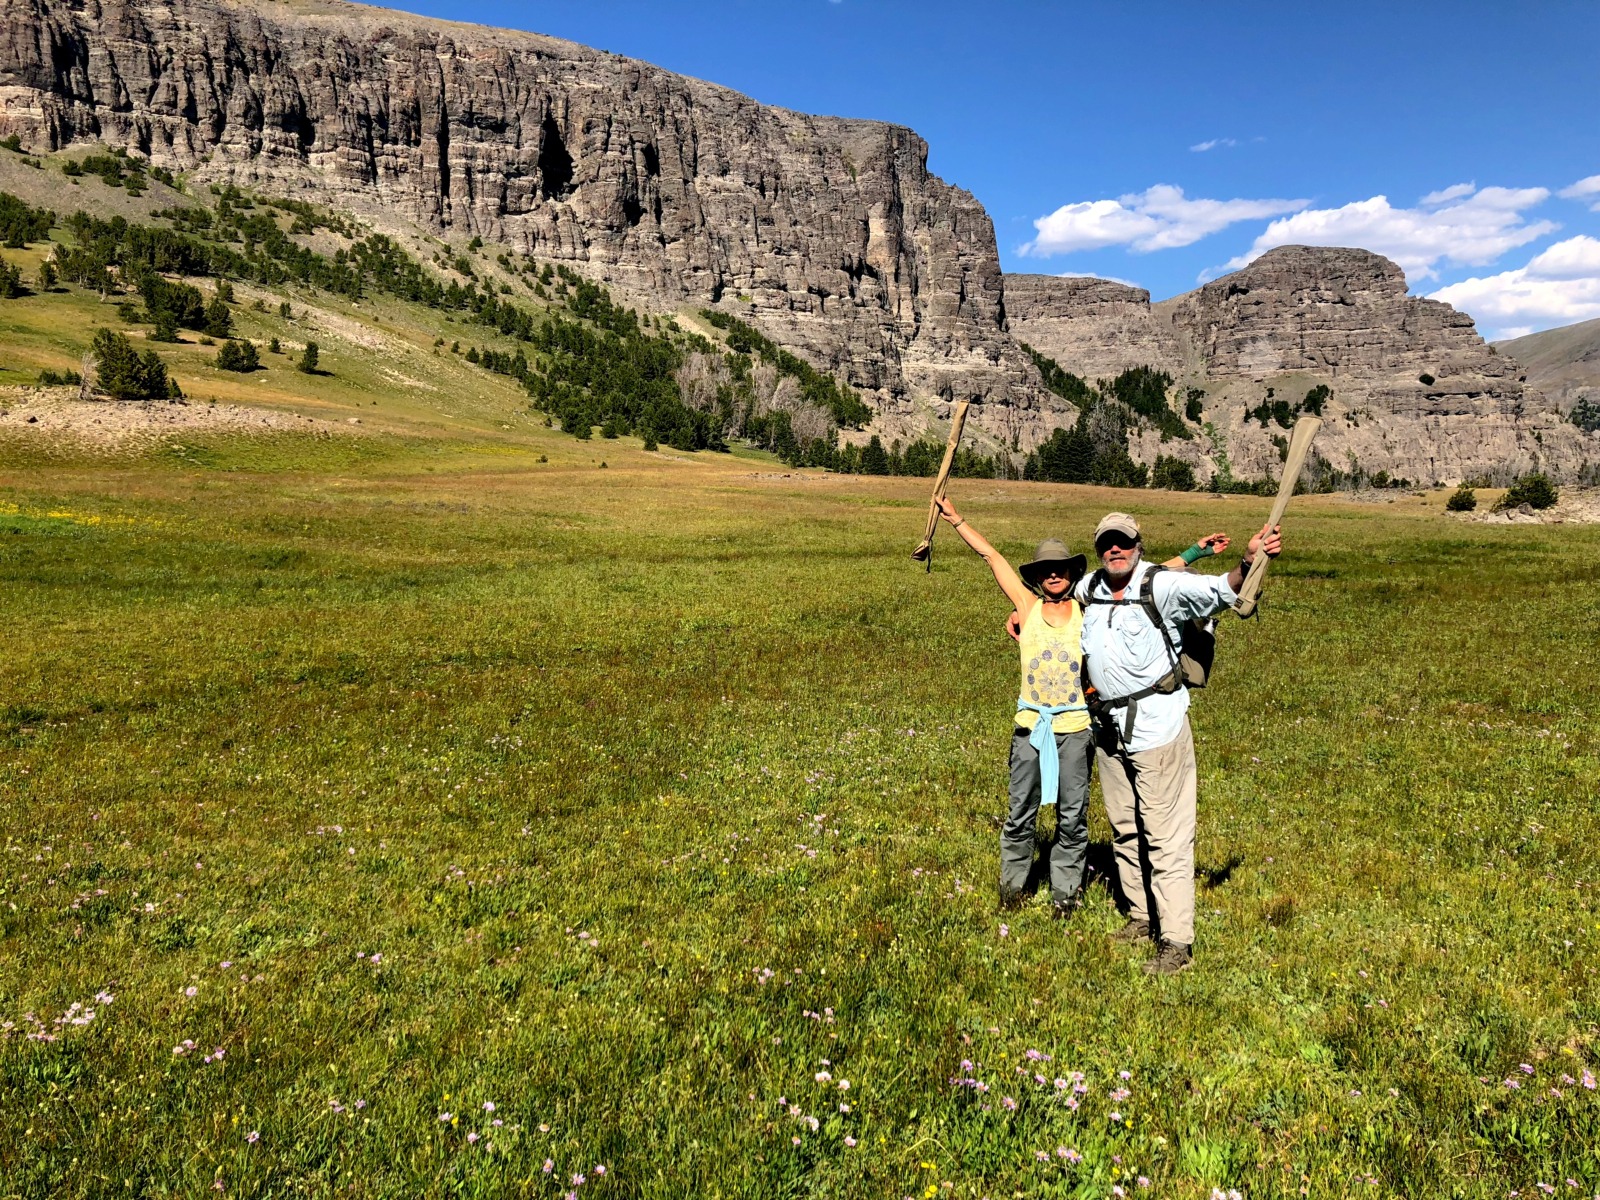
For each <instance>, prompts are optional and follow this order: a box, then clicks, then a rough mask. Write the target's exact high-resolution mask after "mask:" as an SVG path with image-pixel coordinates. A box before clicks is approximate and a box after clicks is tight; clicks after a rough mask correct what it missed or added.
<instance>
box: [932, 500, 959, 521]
mask: <svg viewBox="0 0 1600 1200" xmlns="http://www.w3.org/2000/svg"><path fill="white" fill-rule="evenodd" d="M933 502H934V504H935V505H937V506H938V509H939V515H940V516H941V517H943V518H944V519H945V520H946V521H949V522H950V524H952V525H959V524H960V523H961V514H960V513H958V512H957V511H956V506H955V505H954V504H952V503H951V502H950V497H949V496H935V497H934V500H933Z"/></svg>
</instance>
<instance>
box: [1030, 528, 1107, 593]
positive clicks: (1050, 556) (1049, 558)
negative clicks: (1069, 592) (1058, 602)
mask: <svg viewBox="0 0 1600 1200" xmlns="http://www.w3.org/2000/svg"><path fill="white" fill-rule="evenodd" d="M1088 565H1089V560H1088V559H1087V558H1086V557H1085V556H1084V555H1082V554H1073V553H1072V552H1071V551H1070V550H1068V549H1067V544H1066V543H1065V542H1063V541H1062V540H1061V539H1060V538H1045V540H1044V541H1042V542H1040V543H1039V548H1038V549H1037V550H1035V551H1034V553H1033V561H1032V562H1026V563H1023V564H1022V566H1021V567H1020V568H1019V569H1018V570H1017V574H1018V575H1021V576H1022V582H1023V583H1025V584H1027V585H1028V586H1029V587H1031V588H1035V589H1037V588H1038V587H1039V586H1040V585H1041V584H1042V583H1043V582H1044V574H1045V568H1046V567H1061V568H1063V569H1064V571H1065V572H1066V576H1067V578H1068V579H1069V580H1071V581H1072V582H1073V583H1077V582H1078V580H1080V579H1082V578H1083V571H1084V568H1085V567H1087V566H1088Z"/></svg>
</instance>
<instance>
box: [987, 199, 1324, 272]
mask: <svg viewBox="0 0 1600 1200" xmlns="http://www.w3.org/2000/svg"><path fill="white" fill-rule="evenodd" d="M1308 203H1310V201H1307V200H1204V199H1194V200H1191V199H1190V198H1188V197H1187V196H1185V195H1184V194H1183V189H1182V188H1180V187H1173V186H1172V185H1171V184H1166V183H1158V184H1157V185H1156V186H1155V187H1152V188H1148V189H1146V190H1145V191H1143V192H1136V193H1133V194H1131V195H1127V196H1121V197H1119V198H1117V199H1116V200H1083V201H1080V202H1078V203H1077V204H1063V205H1062V206H1061V207H1060V208H1058V209H1056V211H1055V212H1053V213H1051V214H1050V215H1049V216H1046V217H1040V218H1039V219H1038V220H1036V221H1035V222H1034V223H1033V227H1034V229H1036V230H1037V231H1038V236H1037V237H1035V238H1034V239H1033V241H1031V242H1028V243H1026V244H1024V245H1023V246H1021V247H1019V248H1018V251H1017V252H1018V253H1019V254H1022V255H1031V256H1032V257H1034V258H1049V257H1051V256H1052V255H1056V254H1070V253H1072V252H1073V251H1077V250H1098V249H1101V248H1103V247H1106V246H1127V247H1129V248H1130V249H1133V250H1137V251H1139V252H1141V253H1146V252H1149V251H1151V250H1170V249H1172V248H1174V247H1177V246H1187V245H1190V244H1191V243H1193V242H1198V241H1199V240H1200V239H1201V238H1203V237H1206V236H1208V235H1210V234H1213V233H1216V232H1217V231H1218V230H1219V229H1225V228H1227V227H1228V226H1229V225H1232V224H1234V223H1235V222H1237V221H1250V220H1259V219H1261V218H1263V217H1273V216H1278V215H1279V214H1281V213H1292V212H1297V211H1299V210H1300V209H1302V208H1304V207H1305V206H1306V205H1307V204H1308Z"/></svg>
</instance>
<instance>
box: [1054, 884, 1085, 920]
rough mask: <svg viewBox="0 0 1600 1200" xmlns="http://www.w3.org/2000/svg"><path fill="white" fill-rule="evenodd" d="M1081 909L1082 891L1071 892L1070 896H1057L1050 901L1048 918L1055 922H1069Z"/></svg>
mask: <svg viewBox="0 0 1600 1200" xmlns="http://www.w3.org/2000/svg"><path fill="white" fill-rule="evenodd" d="M1082 907H1083V890H1082V889H1081V888H1080V889H1079V890H1078V891H1076V892H1073V893H1072V895H1070V896H1057V897H1056V898H1055V899H1053V900H1051V901H1050V917H1051V919H1052V920H1056V921H1070V920H1071V919H1072V917H1073V915H1074V914H1075V913H1076V912H1077V911H1078V910H1079V909H1080V908H1082Z"/></svg>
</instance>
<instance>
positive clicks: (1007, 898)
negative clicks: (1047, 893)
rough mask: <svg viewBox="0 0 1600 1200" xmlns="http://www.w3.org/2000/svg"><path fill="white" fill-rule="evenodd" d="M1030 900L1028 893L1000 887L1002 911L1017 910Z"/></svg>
mask: <svg viewBox="0 0 1600 1200" xmlns="http://www.w3.org/2000/svg"><path fill="white" fill-rule="evenodd" d="M1027 902H1028V893H1027V892H1024V891H1021V890H1014V889H1012V888H1007V887H1003V888H1001V889H1000V911H1001V912H1015V911H1016V910H1017V909H1019V908H1021V907H1022V906H1023V905H1024V904H1026V903H1027Z"/></svg>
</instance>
